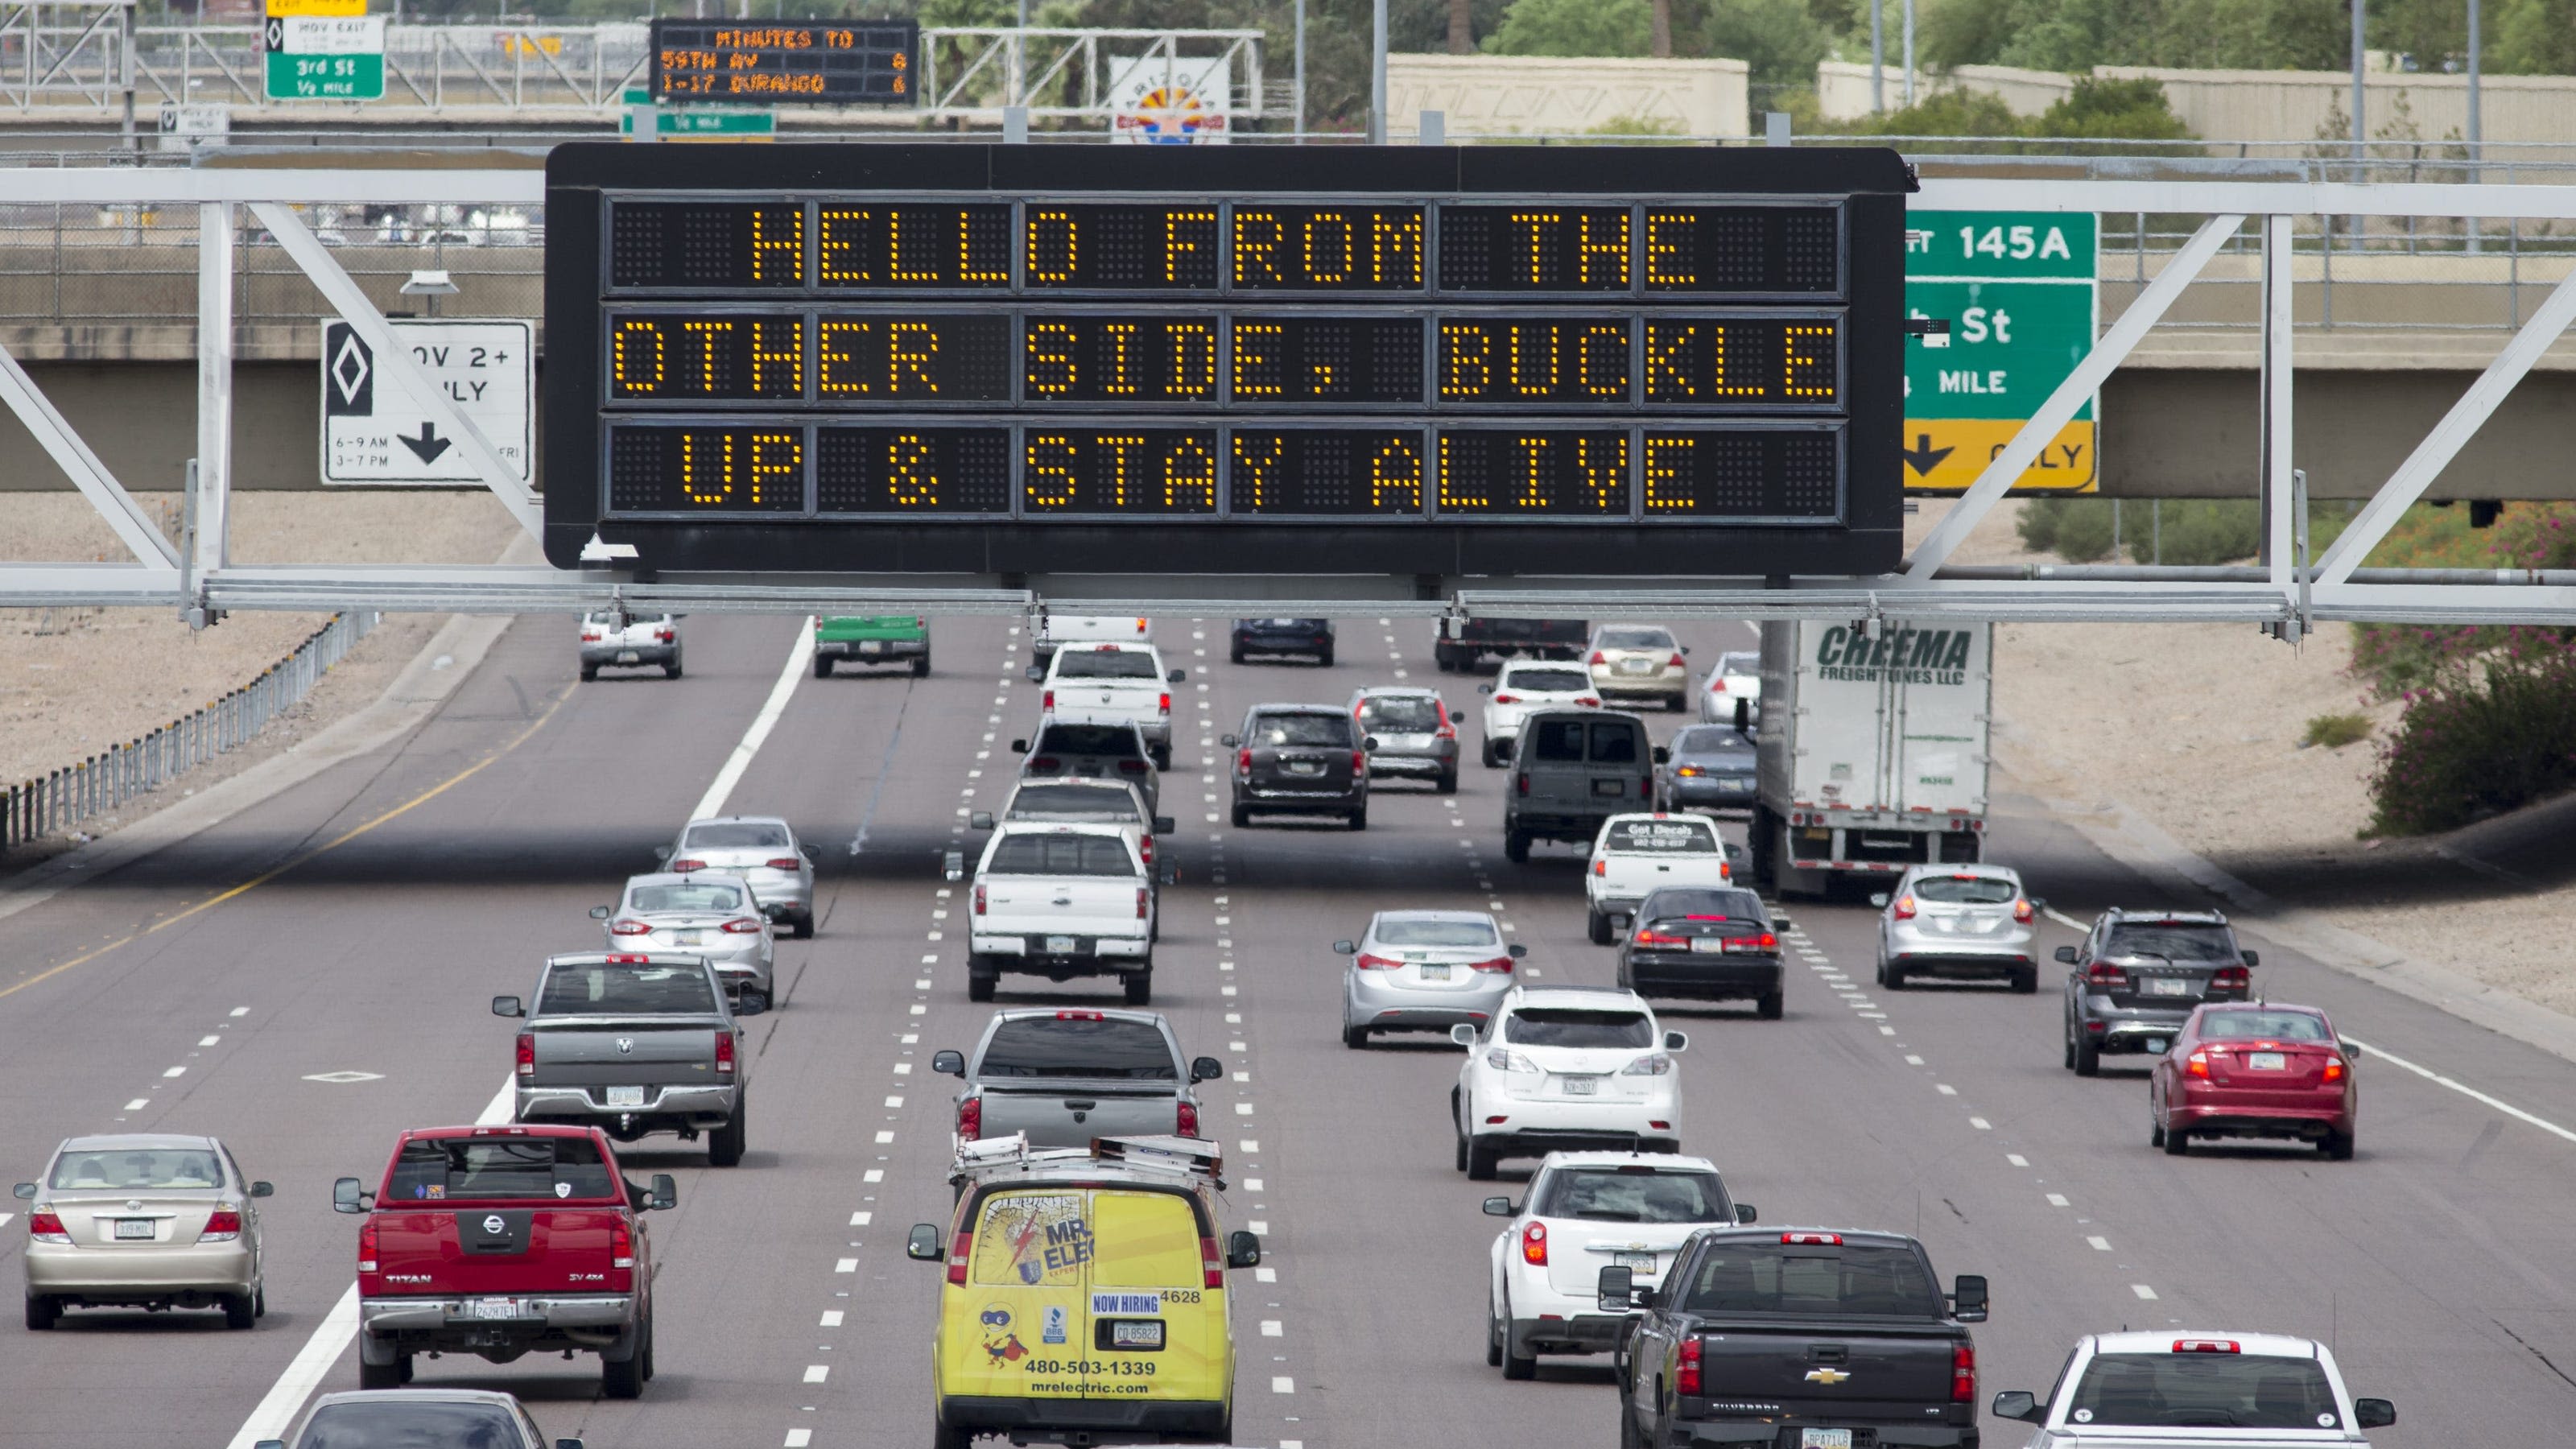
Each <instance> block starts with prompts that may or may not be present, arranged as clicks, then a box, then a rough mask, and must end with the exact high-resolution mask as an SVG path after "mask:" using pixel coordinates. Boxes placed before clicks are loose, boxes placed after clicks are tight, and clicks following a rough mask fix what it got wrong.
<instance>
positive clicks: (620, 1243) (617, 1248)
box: [608, 1218, 635, 1268]
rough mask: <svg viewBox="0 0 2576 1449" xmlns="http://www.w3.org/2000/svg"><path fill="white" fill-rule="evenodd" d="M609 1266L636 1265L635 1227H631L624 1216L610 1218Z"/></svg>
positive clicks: (629, 1266)
mask: <svg viewBox="0 0 2576 1449" xmlns="http://www.w3.org/2000/svg"><path fill="white" fill-rule="evenodd" d="M608 1266H610V1267H612V1268H632V1267H634V1266H635V1229H633V1228H632V1227H629V1226H628V1225H627V1222H626V1219H624V1218H610V1219H609V1220H608Z"/></svg>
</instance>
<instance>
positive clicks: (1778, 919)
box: [1771, 911, 1791, 931]
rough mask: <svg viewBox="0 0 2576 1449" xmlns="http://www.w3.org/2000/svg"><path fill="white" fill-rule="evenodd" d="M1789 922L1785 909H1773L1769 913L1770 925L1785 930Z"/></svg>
mask: <svg viewBox="0 0 2576 1449" xmlns="http://www.w3.org/2000/svg"><path fill="white" fill-rule="evenodd" d="M1790 923H1791V920H1790V916H1789V913H1788V912H1787V911H1773V912H1772V913H1771V924H1772V925H1775V926H1778V927H1779V928H1780V929H1782V930H1784V931H1785V930H1787V929H1788V928H1789V926H1790Z"/></svg>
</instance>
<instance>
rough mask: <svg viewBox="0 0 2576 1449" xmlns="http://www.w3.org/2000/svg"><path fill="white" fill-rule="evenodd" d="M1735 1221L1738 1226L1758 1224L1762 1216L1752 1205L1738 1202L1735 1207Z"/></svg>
mask: <svg viewBox="0 0 2576 1449" xmlns="http://www.w3.org/2000/svg"><path fill="white" fill-rule="evenodd" d="M1735 1221H1736V1222H1737V1223H1738V1224H1740V1225H1749V1224H1752V1223H1758V1222H1760V1221H1762V1214H1761V1212H1760V1211H1759V1210H1757V1209H1756V1208H1755V1207H1754V1206H1753V1204H1751V1203H1749V1202H1740V1203H1737V1204H1736V1205H1735Z"/></svg>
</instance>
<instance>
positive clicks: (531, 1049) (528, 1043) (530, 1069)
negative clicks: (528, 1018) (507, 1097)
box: [519, 1031, 537, 1077]
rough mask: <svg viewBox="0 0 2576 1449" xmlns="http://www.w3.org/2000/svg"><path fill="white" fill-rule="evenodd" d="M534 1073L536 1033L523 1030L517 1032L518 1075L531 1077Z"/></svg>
mask: <svg viewBox="0 0 2576 1449" xmlns="http://www.w3.org/2000/svg"><path fill="white" fill-rule="evenodd" d="M536 1074H537V1034H536V1033H535V1032H532V1031H523V1032H521V1033H519V1075H520V1076H523V1077H533V1076H535V1075H536Z"/></svg>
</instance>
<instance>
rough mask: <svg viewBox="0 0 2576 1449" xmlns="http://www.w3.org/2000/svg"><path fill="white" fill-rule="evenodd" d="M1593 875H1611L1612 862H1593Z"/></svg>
mask: <svg viewBox="0 0 2576 1449" xmlns="http://www.w3.org/2000/svg"><path fill="white" fill-rule="evenodd" d="M1592 873H1593V874H1594V875H1608V874H1609V873H1610V862H1608V861H1606V860H1596V861H1594V862H1592Z"/></svg>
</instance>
